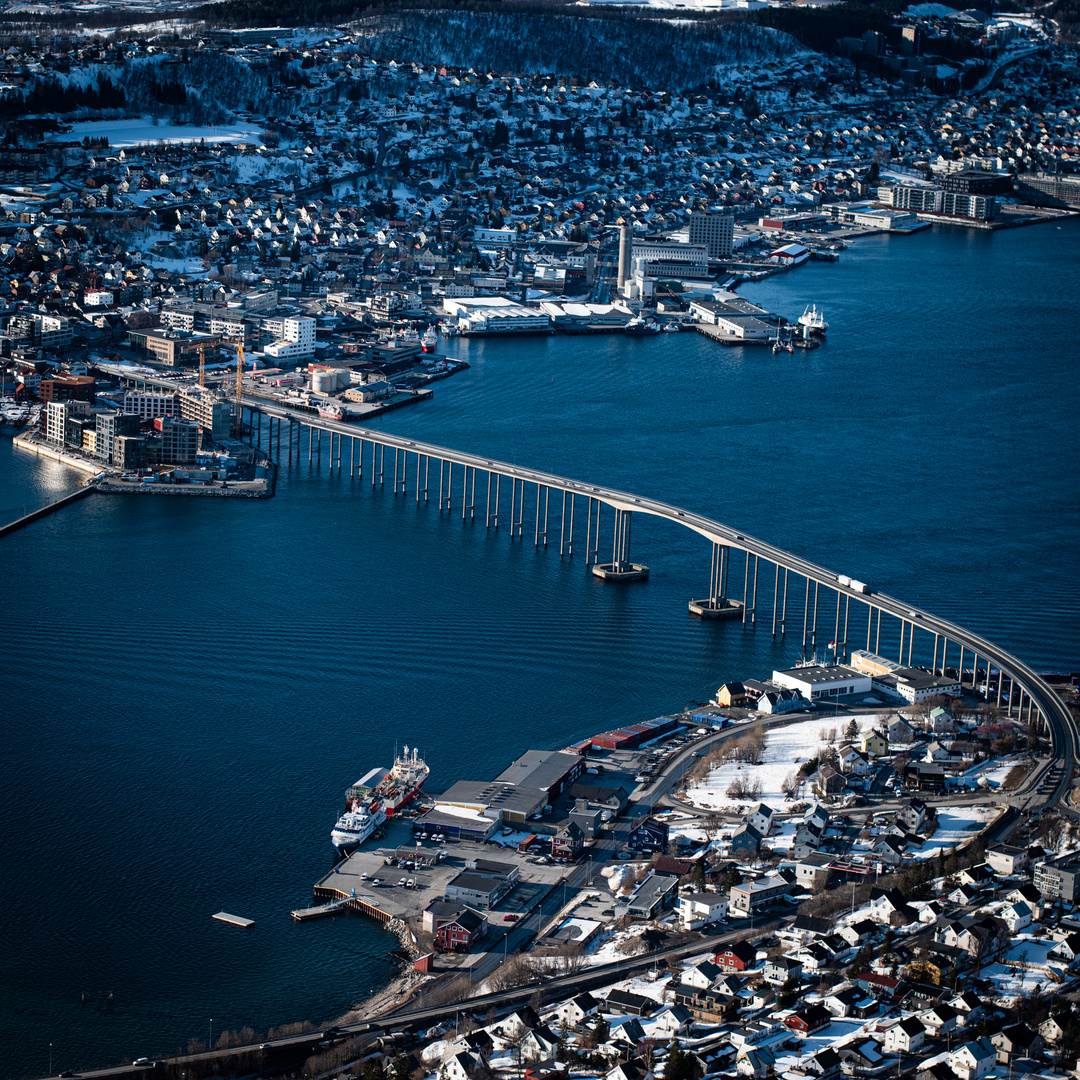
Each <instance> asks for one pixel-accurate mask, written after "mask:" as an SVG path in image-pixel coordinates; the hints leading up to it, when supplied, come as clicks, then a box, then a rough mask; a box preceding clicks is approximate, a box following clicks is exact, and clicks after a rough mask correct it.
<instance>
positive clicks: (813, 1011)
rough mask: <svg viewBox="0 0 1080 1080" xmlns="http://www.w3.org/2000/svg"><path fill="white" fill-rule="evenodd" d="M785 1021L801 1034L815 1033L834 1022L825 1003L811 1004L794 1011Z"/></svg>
mask: <svg viewBox="0 0 1080 1080" xmlns="http://www.w3.org/2000/svg"><path fill="white" fill-rule="evenodd" d="M784 1023H785V1024H787V1026H788V1027H789V1028H791V1030H792V1031H794V1032H796V1033H798V1034H799V1035H813V1034H815V1033H816V1032H818V1031H822V1030H824V1029H825V1028H827V1027H828V1026H829V1025H830V1024H831V1023H832V1013H830V1012H829V1010H828V1009H826V1008H825V1006H824V1005H809V1006H807V1007H806V1008H805V1009H800V1010H799V1011H798V1012H797V1013H792V1014H791V1016H789V1017H788V1018H787V1019H786V1020H785V1021H784Z"/></svg>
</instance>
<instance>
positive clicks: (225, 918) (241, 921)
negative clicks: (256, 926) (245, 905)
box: [213, 911, 255, 926]
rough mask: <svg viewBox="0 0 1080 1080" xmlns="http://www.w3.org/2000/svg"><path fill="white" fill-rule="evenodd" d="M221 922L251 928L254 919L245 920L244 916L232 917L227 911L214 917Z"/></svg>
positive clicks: (220, 912)
mask: <svg viewBox="0 0 1080 1080" xmlns="http://www.w3.org/2000/svg"><path fill="white" fill-rule="evenodd" d="M213 917H214V918H215V919H217V920H218V921H219V922H227V923H232V925H233V926H251V924H252V923H254V922H255V920H254V919H245V918H244V916H243V915H230V914H229V913H228V912H227V911H219V912H217V913H216V914H215V915H214V916H213Z"/></svg>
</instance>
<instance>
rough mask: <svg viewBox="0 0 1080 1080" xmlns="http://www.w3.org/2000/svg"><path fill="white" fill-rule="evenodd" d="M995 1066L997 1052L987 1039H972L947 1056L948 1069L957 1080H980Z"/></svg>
mask: <svg viewBox="0 0 1080 1080" xmlns="http://www.w3.org/2000/svg"><path fill="white" fill-rule="evenodd" d="M996 1064H997V1050H996V1049H995V1048H994V1045H993V1044H992V1043H991V1042H990V1040H989V1039H986V1038H982V1039H972V1040H971V1041H970V1042H966V1043H964V1045H963V1046H958V1047H957V1048H956V1049H955V1050H953V1051H952V1052H951V1053H950V1054H949V1068H950V1069H952V1071H953V1072H954V1073H955V1074H956V1077H957V1080H982V1077H984V1076H985V1075H986V1074H987V1073H988V1072H992V1071H993V1068H994V1066H995V1065H996Z"/></svg>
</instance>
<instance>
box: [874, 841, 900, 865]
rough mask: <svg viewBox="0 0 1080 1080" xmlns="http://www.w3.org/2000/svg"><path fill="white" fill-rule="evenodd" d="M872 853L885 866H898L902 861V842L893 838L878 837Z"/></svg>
mask: <svg viewBox="0 0 1080 1080" xmlns="http://www.w3.org/2000/svg"><path fill="white" fill-rule="evenodd" d="M873 852H874V854H875V855H876V856H877V857H878V858H879V859H880V860H881V861H882V862H883V863H884V864H885V865H886V866H899V865H900V864H901V863H902V862H903V861H904V842H903V841H902V840H900V839H898V838H897V837H895V836H879V837H878V838H877V839H876V840H875V841H874V847H873Z"/></svg>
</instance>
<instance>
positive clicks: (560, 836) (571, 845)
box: [551, 821, 585, 862]
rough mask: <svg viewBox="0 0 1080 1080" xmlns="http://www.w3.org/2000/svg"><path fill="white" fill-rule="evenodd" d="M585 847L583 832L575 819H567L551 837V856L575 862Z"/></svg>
mask: <svg viewBox="0 0 1080 1080" xmlns="http://www.w3.org/2000/svg"><path fill="white" fill-rule="evenodd" d="M584 849H585V833H584V832H582V830H581V827H580V826H579V825H578V824H577V822H575V821H568V822H567V823H566V824H565V825H564V826H563V827H562V828H561V829H559V831H558V832H557V833H556V834H555V835H554V836H553V837H552V838H551V857H552V858H553V859H566V860H567V861H569V862H576V861H577V859H579V858H580V857H581V853H582V851H584Z"/></svg>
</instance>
